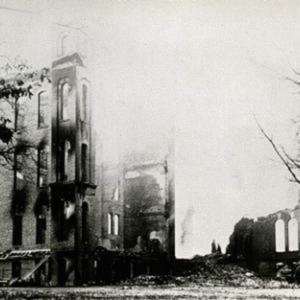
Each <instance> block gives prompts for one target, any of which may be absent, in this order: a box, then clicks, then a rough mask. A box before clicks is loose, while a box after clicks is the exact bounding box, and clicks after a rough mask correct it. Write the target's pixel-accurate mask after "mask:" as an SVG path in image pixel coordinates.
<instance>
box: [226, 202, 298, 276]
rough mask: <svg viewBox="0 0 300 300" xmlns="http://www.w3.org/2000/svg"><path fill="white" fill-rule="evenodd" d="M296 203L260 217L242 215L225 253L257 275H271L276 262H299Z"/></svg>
mask: <svg viewBox="0 0 300 300" xmlns="http://www.w3.org/2000/svg"><path fill="white" fill-rule="evenodd" d="M299 222H300V205H299V204H298V205H297V206H296V207H295V208H294V209H284V210H281V211H278V212H275V213H272V214H270V215H268V216H267V217H260V218H258V219H257V220H255V221H254V220H253V219H247V218H243V219H241V220H240V221H239V222H238V223H237V224H236V225H235V229H234V232H233V234H232V235H231V237H230V244H229V246H228V252H229V253H230V254H232V255H233V256H234V257H235V258H237V259H238V260H239V261H245V262H246V263H247V264H248V265H249V266H250V267H251V268H253V269H254V270H256V271H257V272H258V273H260V274H261V275H265V276H274V275H275V274H276V272H277V268H276V266H277V265H278V263H282V264H290V265H292V263H293V262H298V261H300V240H299Z"/></svg>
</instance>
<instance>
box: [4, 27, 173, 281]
mask: <svg viewBox="0 0 300 300" xmlns="http://www.w3.org/2000/svg"><path fill="white" fill-rule="evenodd" d="M84 38H85V37H84V36H83V35H81V33H80V32H77V31H69V30H68V29H67V30H66V31H63V32H62V33H60V34H59V35H58V36H57V37H56V40H57V45H56V46H57V49H56V54H55V58H54V59H53V63H52V68H51V74H52V78H51V82H44V83H43V84H41V85H39V86H36V87H34V95H33V98H32V99H31V100H30V101H27V102H25V103H26V104H24V105H23V106H22V112H21V111H20V112H19V113H18V118H20V121H19V122H18V131H19V132H20V135H21V136H22V135H24V136H25V135H26V136H27V137H29V138H30V139H31V141H33V142H34V144H35V145H36V149H35V151H34V152H33V153H32V160H29V161H28V166H27V167H26V168H23V169H22V168H21V167H18V166H15V168H14V171H11V170H7V169H5V168H1V170H0V191H1V202H0V203H1V205H0V228H1V231H2V234H1V238H0V251H1V255H0V280H1V281H2V282H3V283H5V284H8V285H13V284H18V282H19V281H20V279H21V280H22V281H26V282H32V283H33V284H41V285H48V284H49V285H52V286H72V285H81V284H84V283H91V282H93V283H97V282H101V281H102V279H103V280H104V279H109V278H111V279H114V278H118V276H116V274H115V273H116V272H119V271H120V270H125V271H124V272H125V273H127V274H130V275H131V276H132V275H134V274H135V272H136V270H139V271H140V270H141V268H144V267H143V266H141V264H142V263H141V262H140V261H138V260H137V259H136V257H139V256H140V257H144V258H145V257H148V258H149V259H151V256H156V257H158V256H160V257H164V258H166V259H168V258H173V257H174V253H175V233H174V222H175V220H174V148H173V144H172V141H170V140H168V141H166V140H164V141H162V142H161V143H160V144H157V145H155V149H156V150H159V151H156V152H155V153H154V152H153V153H152V154H151V155H150V156H147V155H142V154H141V153H127V154H126V153H125V154H124V153H122V151H118V153H119V155H118V160H117V161H115V162H113V163H111V162H106V161H104V156H105V155H104V153H103V152H104V151H105V144H106V139H105V138H104V136H105V135H103V134H102V132H103V130H105V128H100V129H99V128H95V126H94V124H93V122H94V120H95V119H97V118H98V119H99V118H100V117H99V116H97V115H95V113H94V112H95V109H94V108H95V107H96V106H98V107H99V106H101V105H102V102H101V101H102V100H101V95H96V94H95V93H94V92H93V81H94V80H95V78H93V77H92V76H91V72H90V69H89V65H88V57H87V54H86V53H85V49H83V48H82V46H85V45H86V43H87V42H86V41H85V40H84ZM98 124H99V123H98ZM100 124H101V123H100ZM117 150H120V149H117ZM28 159H29V158H28ZM17 161H18V158H17V159H16V163H17ZM146 268H147V272H150V273H151V265H149V261H148V264H147V267H146ZM108 274H109V275H108ZM124 276H126V274H125V275H124ZM119 277H120V276H119Z"/></svg>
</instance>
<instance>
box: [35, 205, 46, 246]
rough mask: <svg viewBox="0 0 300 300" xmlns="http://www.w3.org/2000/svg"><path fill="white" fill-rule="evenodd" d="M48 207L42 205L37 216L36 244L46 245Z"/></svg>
mask: <svg viewBox="0 0 300 300" xmlns="http://www.w3.org/2000/svg"><path fill="white" fill-rule="evenodd" d="M46 209H47V208H46V207H45V205H42V206H41V207H40V208H39V210H38V213H37V216H36V243H37V244H44V243H45V241H46V230H47V220H46Z"/></svg>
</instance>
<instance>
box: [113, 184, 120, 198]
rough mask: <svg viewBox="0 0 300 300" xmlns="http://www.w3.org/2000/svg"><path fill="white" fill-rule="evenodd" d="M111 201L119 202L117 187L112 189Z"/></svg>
mask: <svg viewBox="0 0 300 300" xmlns="http://www.w3.org/2000/svg"><path fill="white" fill-rule="evenodd" d="M113 200H114V201H119V188H118V187H116V188H115V189H114V193H113Z"/></svg>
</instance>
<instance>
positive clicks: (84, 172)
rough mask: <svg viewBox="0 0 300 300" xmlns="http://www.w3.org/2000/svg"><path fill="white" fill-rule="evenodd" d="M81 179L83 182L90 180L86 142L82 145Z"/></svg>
mask: <svg viewBox="0 0 300 300" xmlns="http://www.w3.org/2000/svg"><path fill="white" fill-rule="evenodd" d="M81 180H82V181H83V182H88V181H89V155H88V146H87V145H86V144H82V145H81Z"/></svg>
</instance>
